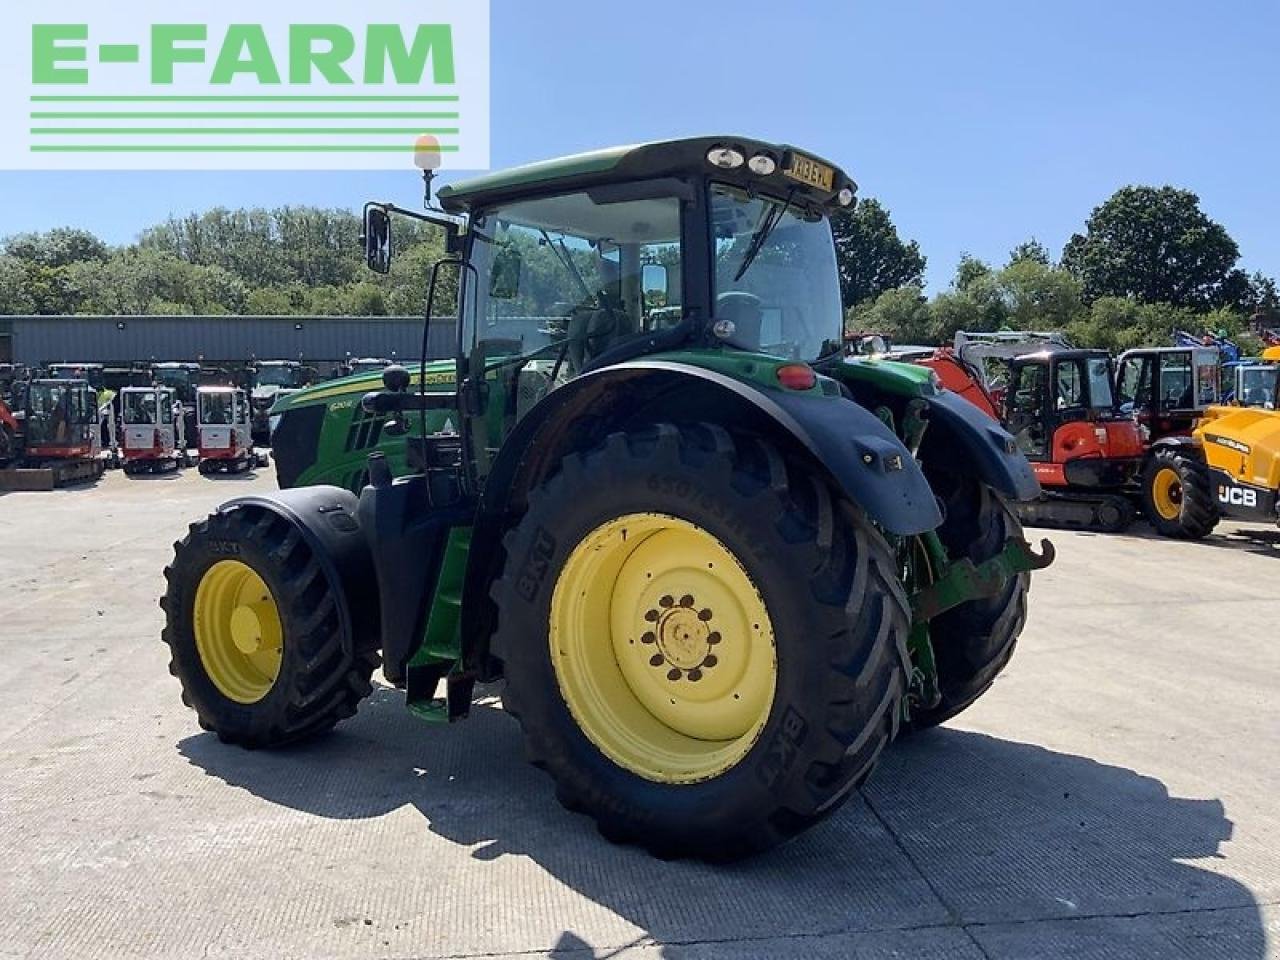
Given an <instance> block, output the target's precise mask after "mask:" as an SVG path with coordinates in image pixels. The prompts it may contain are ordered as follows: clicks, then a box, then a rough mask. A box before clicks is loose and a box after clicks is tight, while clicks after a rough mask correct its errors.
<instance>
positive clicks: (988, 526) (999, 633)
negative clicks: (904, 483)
mask: <svg viewBox="0 0 1280 960" xmlns="http://www.w3.org/2000/svg"><path fill="white" fill-rule="evenodd" d="M926 472H928V474H929V482H930V484H931V485H932V486H933V489H934V492H935V493H937V494H938V496H940V497H941V498H942V501H943V504H944V506H945V508H946V519H945V520H944V521H943V524H942V526H941V527H940V528H939V529H938V537H939V538H940V539H941V540H942V545H943V546H944V547H946V550H947V555H948V556H949V557H951V558H952V559H954V560H959V559H961V558H968V559H969V560H972V561H973V562H974V563H975V564H979V563H983V562H984V561H987V560H990V559H991V558H992V557H995V556H997V555H998V554H999V553H1000V552H1001V551H1002V550H1003V549H1004V545H1005V543H1006V542H1007V541H1008V540H1009V539H1010V538H1011V537H1018V538H1021V536H1022V524H1021V523H1019V522H1018V518H1017V517H1016V516H1015V514H1014V513H1013V511H1012V510H1011V509H1010V507H1009V506H1008V504H1006V503H1005V502H1004V500H1003V499H1001V497H1000V496H999V495H998V494H997V493H995V492H994V491H993V490H992V489H991V488H990V487H988V486H986V485H985V484H983V483H980V482H978V481H977V480H975V479H973V478H971V477H961V476H957V475H955V474H949V473H946V474H939V473H937V472H934V471H926ZM1030 586H1031V577H1030V575H1029V574H1026V573H1021V574H1018V576H1016V577H1013V578H1011V579H1010V580H1009V582H1008V583H1007V584H1005V587H1004V589H1003V590H1002V591H1001V592H1000V593H999V594H997V595H996V596H994V597H987V598H981V599H977V600H970V601H969V602H968V603H964V604H961V605H960V606H958V607H954V608H952V609H951V610H948V611H946V612H945V613H943V614H940V615H939V616H937V617H935V618H934V619H933V620H932V621H931V622H930V624H929V636H930V640H931V641H932V644H933V653H934V661H935V663H936V665H937V670H938V690H939V692H940V693H941V695H942V699H941V700H940V701H939V702H938V703H937V704H935V705H934V706H932V707H928V708H922V707H913V708H912V709H911V715H910V718H909V720H908V721H907V730H908V731H912V732H914V731H918V730H925V729H928V728H929V727H936V726H937V725H938V724H940V723H944V722H945V721H947V720H950V719H951V718H952V717H954V716H956V715H957V714H958V713H960V712H961V711H963V710H965V709H966V708H968V707H969V706H970V705H971V704H972V703H973V702H974V701H976V700H977V699H978V698H979V697H981V696H982V695H983V694H984V693H986V692H987V690H988V689H989V688H990V687H991V684H992V683H994V682H995V679H996V677H997V676H998V675H999V673H1000V671H1002V670H1003V669H1004V668H1005V666H1006V664H1008V662H1009V659H1010V658H1011V657H1012V656H1013V649H1014V647H1015V645H1016V644H1017V642H1018V636H1019V634H1021V633H1022V628H1023V626H1024V624H1025V623H1026V620H1027V591H1028V590H1029V589H1030Z"/></svg>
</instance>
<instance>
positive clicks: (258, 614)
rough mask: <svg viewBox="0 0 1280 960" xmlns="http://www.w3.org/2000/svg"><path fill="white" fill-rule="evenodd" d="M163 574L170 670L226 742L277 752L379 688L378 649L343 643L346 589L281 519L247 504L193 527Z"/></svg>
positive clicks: (203, 720)
mask: <svg viewBox="0 0 1280 960" xmlns="http://www.w3.org/2000/svg"><path fill="white" fill-rule="evenodd" d="M164 574H165V579H166V580H167V581H168V590H167V592H166V593H165V595H164V597H162V598H161V601H160V606H161V607H162V608H163V609H164V611H165V617H166V625H165V628H164V633H163V639H164V642H165V643H167V644H168V645H169V649H170V652H171V653H172V660H171V662H170V664H169V672H170V673H172V674H173V675H174V676H175V677H177V678H178V680H179V681H180V682H181V684H182V701H183V703H185V704H186V705H187V706H189V707H191V708H192V709H193V710H195V712H196V714H197V716H198V717H199V719H200V725H201V726H202V727H203V728H204V729H206V730H212V731H214V732H216V733H217V734H218V736H219V738H221V739H222V740H224V741H226V742H228V743H237V744H240V745H241V746H245V747H269V746H276V745H279V744H283V743H288V742H290V741H294V740H300V739H303V738H305V737H309V736H312V735H315V734H318V733H323V732H325V731H327V730H329V729H330V728H331V727H333V725H334V724H336V723H337V722H338V721H339V720H343V719H346V718H347V717H351V716H354V715H355V712H356V706H357V704H359V702H360V701H361V700H362V699H364V698H365V697H366V696H368V694H369V693H370V692H371V691H372V684H371V682H370V677H371V676H372V674H373V671H374V669H375V668H376V667H377V665H378V654H377V651H376V650H374V649H364V648H361V647H359V646H358V645H357V644H356V643H355V642H354V641H353V640H350V639H348V640H347V641H346V642H344V637H343V627H342V618H341V616H340V614H339V608H338V603H337V601H336V596H337V594H338V591H340V590H341V589H342V586H341V584H338V583H334V582H332V581H331V580H330V576H329V574H328V573H326V571H325V568H324V567H322V566H321V564H320V563H319V562H318V558H317V557H316V556H315V554H314V553H313V550H312V548H311V546H310V545H309V544H308V543H307V541H306V540H304V539H303V537H302V536H301V534H300V533H299V532H298V530H297V529H295V527H294V526H293V524H292V523H291V522H290V521H288V520H286V519H285V518H283V517H281V516H279V515H278V514H275V513H272V512H270V511H268V510H264V509H261V508H256V509H255V508H252V507H238V508H235V509H231V510H227V511H225V512H219V513H215V514H212V515H211V516H210V517H209V518H208V519H207V520H204V521H201V522H199V523H195V524H192V525H191V528H190V532H189V533H188V534H187V536H186V537H184V538H183V539H182V540H181V541H179V542H178V543H176V544H175V545H174V560H173V563H172V565H170V566H168V567H166V568H165V571H164Z"/></svg>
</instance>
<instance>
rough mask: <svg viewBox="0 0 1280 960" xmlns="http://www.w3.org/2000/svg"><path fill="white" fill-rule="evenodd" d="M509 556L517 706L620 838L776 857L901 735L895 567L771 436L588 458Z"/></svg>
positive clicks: (567, 474) (500, 597)
mask: <svg viewBox="0 0 1280 960" xmlns="http://www.w3.org/2000/svg"><path fill="white" fill-rule="evenodd" d="M503 543H504V547H505V549H506V555H507V560H506V566H505V569H504V570H503V573H502V576H501V578H500V579H499V580H498V581H497V582H496V583H495V585H494V588H493V590H492V596H493V598H494V601H495V602H496V604H497V607H498V627H497V632H496V634H495V636H494V640H493V646H494V651H495V653H497V654H498V655H499V656H500V657H501V658H502V659H503V661H504V663H505V669H506V677H507V686H506V692H505V695H504V703H505V705H506V707H507V709H508V710H509V711H510V712H511V713H512V714H514V715H515V716H516V717H517V718H518V720H519V721H520V724H521V727H522V728H523V730H524V737H525V744H526V752H527V755H528V757H529V759H530V760H531V761H532V762H533V763H534V764H535V765H536V766H538V767H541V768H542V769H544V770H546V771H547V772H548V773H549V774H550V775H551V777H552V778H553V779H554V780H555V782H556V787H557V789H556V794H557V797H558V798H559V800H560V802H561V803H562V804H563V805H564V806H565V807H567V808H569V809H570V810H573V811H576V812H580V813H585V814H587V815H588V816H590V817H592V818H593V819H594V820H595V821H596V824H597V826H598V828H599V829H600V831H601V833H602V834H604V835H605V836H606V837H607V838H609V839H610V840H613V841H615V842H621V843H635V844H639V845H641V846H644V847H646V848H647V849H649V850H650V851H651V852H653V853H655V854H657V855H659V856H662V857H698V858H703V859H708V860H717V861H720V860H730V859H735V858H738V857H741V856H745V855H748V854H750V853H753V852H756V851H760V850H764V849H766V848H768V847H771V846H773V845H774V844H777V843H779V842H781V841H783V840H785V839H787V838H788V837H791V836H794V835H795V834H797V833H799V832H800V831H801V830H803V829H805V828H806V827H808V826H810V825H811V824H813V823H815V822H817V821H818V820H820V819H821V818H823V817H824V816H826V815H827V814H829V813H830V812H831V811H833V810H834V809H836V808H837V807H838V806H839V805H840V804H841V803H843V802H844V800H845V799H847V798H848V796H849V795H850V793H851V792H852V791H853V789H854V788H855V787H856V786H857V785H859V784H860V783H861V782H862V781H863V780H864V779H865V778H866V777H867V775H868V774H869V773H870V771H871V768H872V766H873V765H874V764H875V762H876V760H877V758H878V757H879V755H880V752H881V751H882V750H883V749H884V747H885V745H886V744H888V743H889V742H890V741H891V740H892V739H893V738H894V736H895V735H896V733H897V728H898V723H899V718H900V716H901V704H902V698H903V695H904V692H905V690H906V684H907V677H908V670H909V669H910V659H909V655H908V652H907V645H906V640H907V634H908V629H909V613H908V610H907V600H906V595H905V592H904V590H903V588H902V586H901V584H900V582H899V581H898V579H897V576H896V571H895V562H894V559H893V555H892V553H891V551H890V550H889V547H888V545H887V544H886V543H885V541H884V539H883V537H882V536H881V535H880V534H879V533H878V532H877V531H876V530H875V529H874V528H873V527H872V526H871V524H870V523H869V522H868V521H867V520H866V518H865V516H864V515H863V514H862V512H861V511H860V510H858V509H857V508H856V507H854V506H852V505H851V504H849V503H847V502H846V501H844V500H842V499H840V498H839V497H838V496H837V495H836V494H835V493H833V491H832V490H831V489H830V487H828V485H827V483H826V482H825V480H824V479H822V478H821V477H819V476H818V475H817V474H816V473H815V472H814V471H813V470H811V469H810V468H808V467H806V466H803V465H800V464H797V463H793V462H788V461H786V460H784V458H783V457H782V456H781V455H780V454H779V452H778V451H777V450H776V449H775V448H774V447H773V446H772V445H771V444H769V443H768V442H767V441H765V440H762V439H759V438H753V437H747V436H741V435H731V434H729V433H728V432H726V431H725V430H723V429H721V428H719V427H717V426H712V425H707V424H700V425H692V426H681V427H675V426H671V425H661V426H657V427H653V428H648V429H643V430H640V431H637V432H635V433H631V434H625V435H624V434H621V433H618V434H614V435H612V436H610V437H609V438H608V440H607V441H606V442H605V443H604V444H603V445H602V446H600V447H598V448H596V449H595V450H592V451H591V452H589V453H586V454H572V455H570V456H569V457H567V458H566V459H565V460H564V461H563V462H562V464H561V467H560V470H559V472H558V473H556V474H555V475H554V476H552V477H551V478H550V479H549V480H547V481H546V482H545V483H544V484H543V485H542V486H541V487H539V488H538V489H536V490H534V491H533V492H532V493H531V494H530V495H529V503H528V510H527V512H526V513H525V515H524V517H523V518H522V519H521V521H520V522H519V524H518V525H517V526H516V527H515V529H514V530H512V531H511V532H510V533H509V534H508V535H507V537H506V538H505V540H504V542H503Z"/></svg>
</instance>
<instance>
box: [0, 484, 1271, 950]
mask: <svg viewBox="0 0 1280 960" xmlns="http://www.w3.org/2000/svg"><path fill="white" fill-rule="evenodd" d="M273 486H274V482H273V479H272V477H271V476H270V474H269V471H260V472H259V473H258V474H255V475H250V476H247V477H245V478H221V477H219V478H203V477H200V476H198V475H197V474H196V472H195V471H194V470H188V471H186V472H184V473H183V474H182V475H180V476H170V477H155V478H151V477H136V478H129V477H125V476H123V475H122V474H120V473H114V474H110V475H108V476H107V477H106V478H105V479H104V480H102V481H101V482H99V483H98V484H97V485H95V486H93V487H89V488H84V489H78V490H64V491H55V492H52V493H8V494H3V495H0V557H2V558H3V559H2V560H0V957H6V958H8V957H23V958H28V957H29V958H36V957H39V958H57V960H74V958H82V957H95V958H96V957H128V958H165V960H180V958H204V957H226V958H294V957H296V958H324V957H334V958H346V957H379V958H443V957H525V956H541V955H545V954H550V955H553V956H557V957H565V958H590V957H637V958H640V957H643V958H648V957H673V958H685V957H698V958H738V957H797V958H801V957H803V958H833V960H834V958H842V960H843V958H854V960H888V958H891V957H899V958H918V960H935V958H936V960H952V958H956V960H970V958H973V960H980V958H999V960H1015V958H1019V960H1020V958H1126V960H1128V958H1187V960H1200V958H1222V960H1255V958H1262V957H1280V801H1278V800H1277V797H1280V704H1278V703H1277V696H1276V694H1277V692H1278V691H1280V643H1278V642H1277V634H1278V631H1280V627H1278V626H1277V624H1280V596H1277V591H1276V588H1275V584H1276V582H1277V575H1278V574H1280V531H1276V530H1274V529H1271V528H1264V527H1258V526H1254V527H1241V526H1234V525H1224V527H1223V528H1222V529H1221V531H1220V532H1219V533H1218V534H1216V535H1215V536H1213V537H1212V538H1211V539H1209V540H1206V541H1203V542H1199V543H1181V542H1174V541H1169V540H1161V539H1157V538H1154V537H1152V536H1150V535H1149V534H1147V533H1146V532H1145V531H1144V530H1142V529H1141V528H1138V529H1137V531H1136V532H1135V533H1134V534H1132V535H1125V536H1104V535H1086V534H1071V533H1061V532H1052V531H1031V533H1032V534H1033V535H1036V536H1041V535H1047V536H1049V537H1051V538H1052V540H1053V542H1054V543H1055V544H1056V546H1057V548H1058V561H1057V563H1056V564H1055V565H1054V566H1053V567H1052V568H1050V569H1049V570H1047V571H1045V572H1043V573H1041V574H1038V575H1037V576H1036V578H1035V581H1034V587H1033V590H1032V600H1031V610H1032V613H1031V618H1030V622H1029V624H1028V627H1027V630H1026V633H1025V634H1024V636H1023V639H1022V642H1021V644H1020V646H1019V649H1018V652H1017V654H1016V655H1015V657H1014V659H1013V662H1012V664H1011V666H1010V667H1009V669H1008V670H1007V671H1006V673H1005V674H1004V675H1003V676H1002V677H1001V678H1000V680H999V681H998V682H997V683H996V684H995V686H994V687H993V688H992V689H991V691H990V692H989V693H988V694H987V695H986V696H985V697H984V698H983V699H982V700H981V701H980V702H979V703H978V704H977V705H976V706H975V707H973V708H972V709H971V710H969V711H968V712H966V713H965V714H963V715H962V716H961V717H959V718H957V719H956V720H955V721H953V722H952V723H951V724H950V725H948V726H947V727H946V728H944V729H941V730H938V731H935V732H931V733H928V734H924V735H920V736H918V737H915V738H912V739H908V740H903V741H900V742H899V743H897V744H896V745H894V747H893V748H892V749H891V750H890V752H889V753H888V754H887V756H886V757H885V759H884V761H883V763H882V764H881V767H880V768H879V770H878V771H877V773H876V775H875V776H874V777H873V778H872V781H871V782H870V784H869V785H868V786H867V788H866V790H865V792H864V793H863V795H862V796H856V797H855V798H854V799H853V800H852V801H850V802H849V803H848V805H847V806H845V807H844V808H843V809H841V810H840V811H839V812H838V813H837V814H836V815H835V816H833V817H832V818H831V819H830V820H828V821H827V822H826V823H824V824H822V825H820V826H819V827H817V828H815V829H813V830H811V831H810V832H808V833H807V834H805V835H804V836H802V837H801V838H799V839H798V840H797V841H795V842H793V843H791V844H789V845H787V846H785V847H783V848H781V849H779V850H777V851H775V852H772V853H770V854H768V855H765V856H762V857H759V858H757V859H755V860H751V861H748V862H745V863H741V864H737V865H734V866H731V867H711V866H705V865H701V864H694V863H682V862H661V861H658V860H655V859H653V858H651V857H649V856H648V855H646V854H644V853H642V852H640V851H638V850H635V849H630V848H618V847H613V846H610V845H609V844H608V843H606V842H605V841H604V840H603V839H601V838H600V837H599V836H598V835H597V834H596V832H595V830H594V829H593V828H592V826H591V824H590V822H589V821H588V820H586V819H585V818H583V817H581V816H575V815H573V814H570V813H567V812H566V811H564V810H563V809H561V807H560V806H559V805H558V804H557V803H556V801H555V798H554V793H553V788H552V785H551V782H550V781H549V780H548V779H547V778H546V777H545V776H544V775H542V774H541V773H539V772H538V771H536V770H534V769H533V768H531V767H529V766H528V765H527V764H525V763H524V761H523V758H522V751H521V744H520V736H519V730H518V728H517V726H516V724H515V722H514V721H513V720H511V719H510V718H509V717H507V716H506V715H505V714H503V713H502V712H501V709H500V705H499V699H498V698H499V695H500V690H498V689H493V690H487V691H484V693H485V694H486V696H485V699H484V701H483V702H482V704H481V705H480V706H478V707H477V708H476V709H475V711H474V712H473V717H472V719H470V720H469V721H467V722H465V723H460V724H455V725H452V726H430V725H427V724H424V723H423V722H421V721H419V720H416V719H414V718H412V717H411V716H409V715H408V714H407V712H406V711H405V710H404V709H403V707H402V705H401V696H400V694H399V693H397V692H396V691H394V690H391V689H388V688H385V687H384V688H379V689H378V690H377V691H376V692H375V694H374V696H373V697H372V698H371V699H370V700H368V701H367V702H366V703H365V704H364V705H363V706H362V708H361V710H360V713H359V715H358V717H357V718H356V719H354V720H352V721H350V722H348V723H346V724H344V725H342V726H341V727H339V728H338V730H337V731H336V732H335V733H333V734H332V735H330V736H328V737H326V738H323V739H321V740H318V741H315V742H311V743H308V744H305V745H302V746H298V747H294V748H290V749H287V750H282V751H276V752H272V751H259V752H247V751H244V750H240V749H237V748H233V747H228V746H224V745H222V744H220V743H219V742H218V741H217V739H216V738H215V737H214V736H213V735H211V734H207V733H203V732H201V731H200V729H199V728H198V726H197V725H196V722H195V716H194V714H192V713H191V712H190V711H188V710H187V709H185V708H184V707H183V706H182V704H181V702H180V701H179V696H178V684H177V682H176V681H175V680H174V679H173V678H172V677H170V676H169V674H168V670H167V668H166V667H167V662H168V657H167V651H166V648H165V647H164V646H163V645H162V644H161V643H160V640H159V635H160V628H161V620H162V615H161V611H160V610H159V608H158V606H157V602H156V601H157V598H158V596H159V594H160V592H161V589H162V583H163V581H162V577H161V570H162V568H163V567H164V565H165V563H166V562H167V560H168V558H169V557H170V555H171V549H172V548H171V544H172V543H173V541H174V540H175V539H177V538H178V537H180V536H181V535H182V534H183V532H184V531H185V529H186V525H187V523H188V522H190V521H192V520H194V519H197V518H198V517H200V516H201V515H202V514H203V513H204V512H205V511H207V510H208V509H210V508H211V507H213V506H214V505H216V504H217V503H218V502H220V501H221V500H223V499H226V498H229V497H231V496H234V495H236V494H239V493H243V492H247V491H257V490H268V489H271V488H272V487H273Z"/></svg>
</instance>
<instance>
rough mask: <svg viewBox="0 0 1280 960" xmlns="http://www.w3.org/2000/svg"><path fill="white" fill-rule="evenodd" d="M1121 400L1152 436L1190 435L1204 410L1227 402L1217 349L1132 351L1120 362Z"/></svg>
mask: <svg viewBox="0 0 1280 960" xmlns="http://www.w3.org/2000/svg"><path fill="white" fill-rule="evenodd" d="M1116 367H1117V374H1116V391H1115V392H1116V399H1117V402H1118V403H1119V405H1120V411H1121V413H1123V414H1124V415H1126V416H1132V417H1133V418H1134V419H1135V420H1137V422H1138V423H1139V425H1141V426H1142V427H1143V428H1144V429H1145V430H1146V432H1147V434H1148V436H1149V438H1150V439H1151V440H1159V439H1160V438H1162V437H1172V436H1188V435H1190V433H1191V430H1192V427H1193V426H1194V425H1195V422H1196V420H1197V419H1199V418H1200V417H1201V416H1202V415H1203V414H1204V412H1205V411H1206V410H1207V409H1208V408H1209V407H1211V406H1213V405H1214V404H1218V403H1221V402H1222V382H1221V381H1222V354H1221V351H1220V350H1219V349H1218V348H1217V347H1151V348H1142V349H1138V350H1127V351H1125V352H1124V353H1122V354H1120V358H1119V360H1118V361H1117V363H1116Z"/></svg>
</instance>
